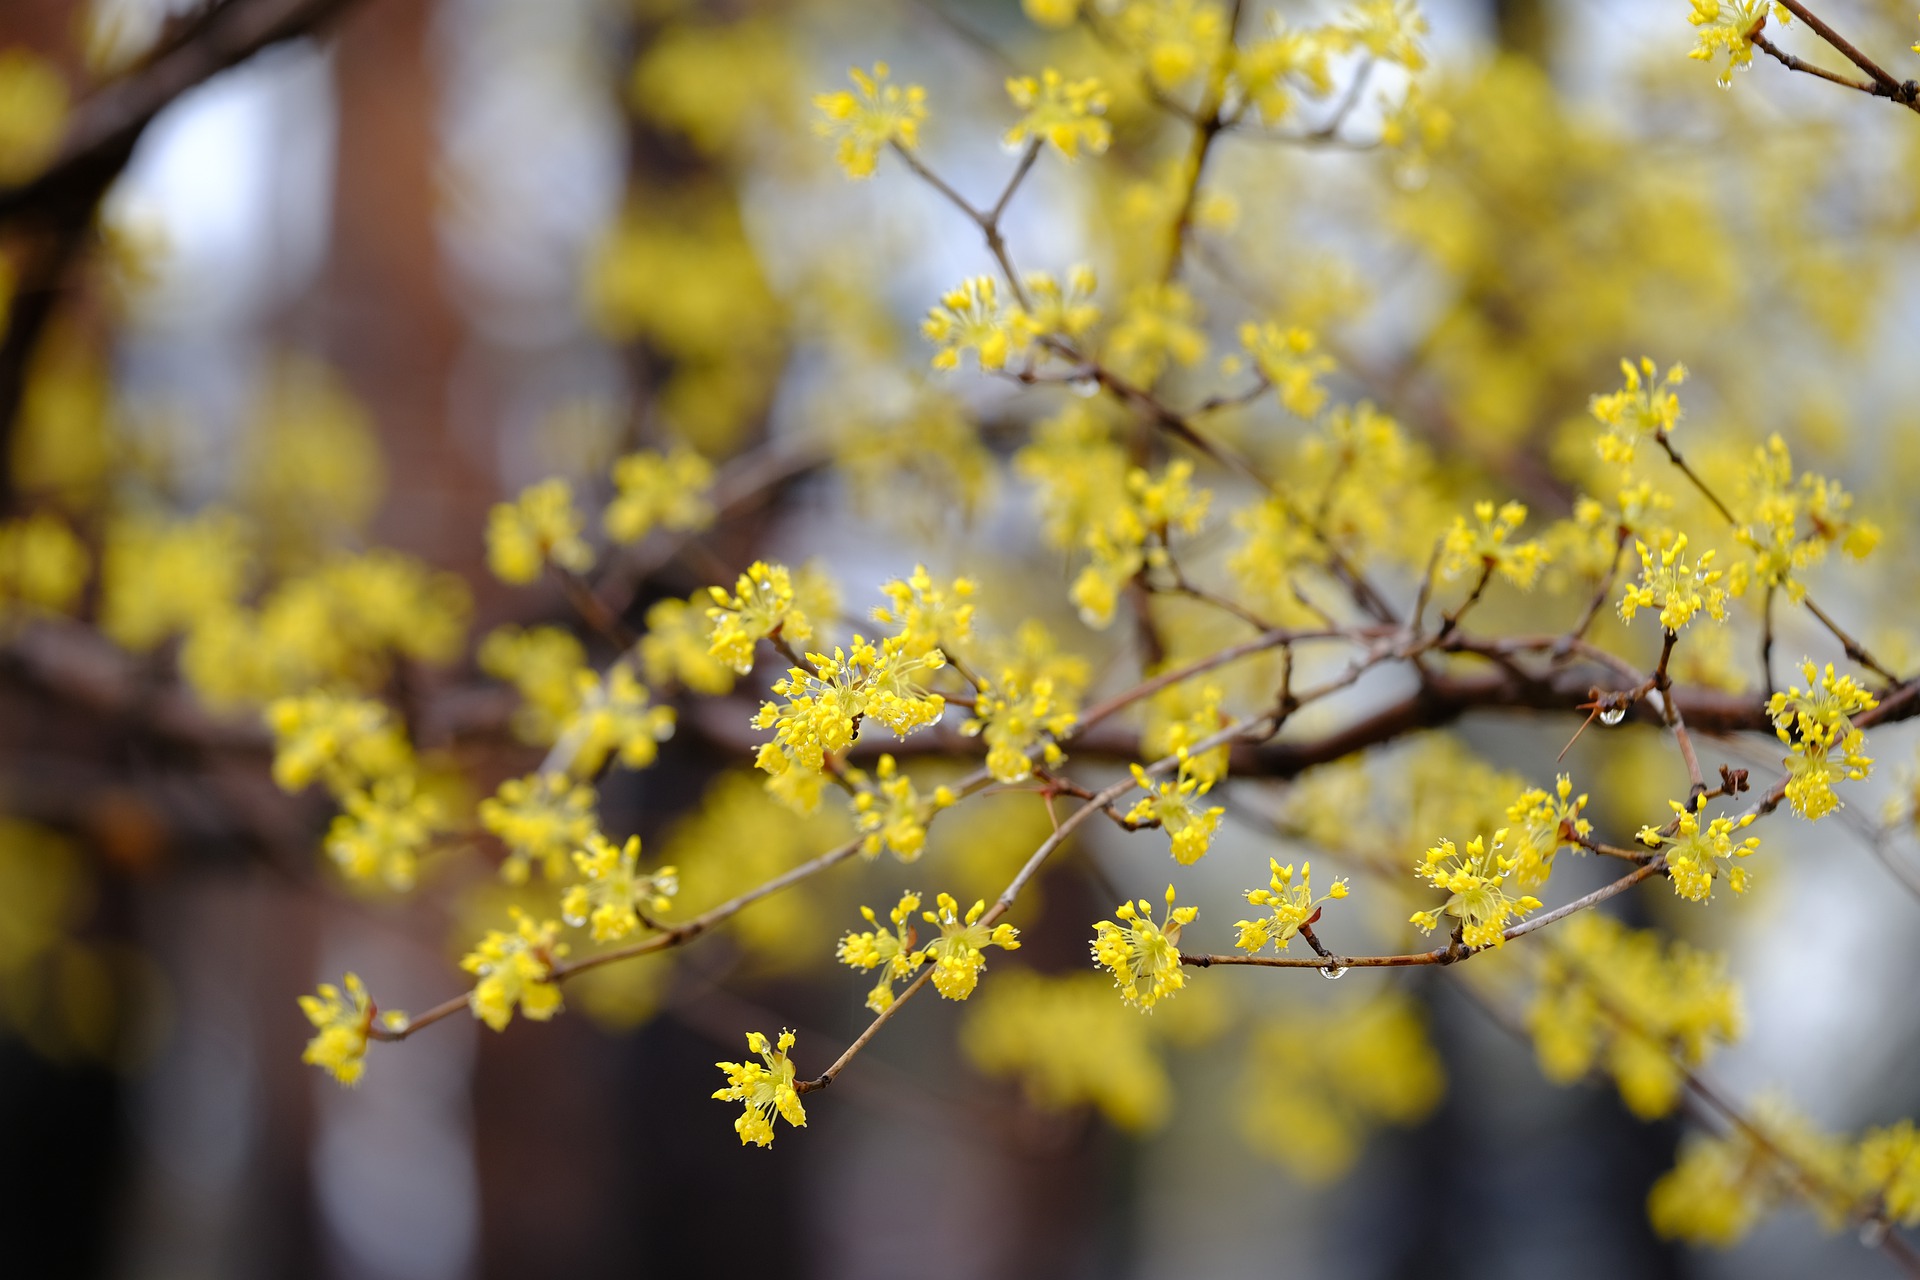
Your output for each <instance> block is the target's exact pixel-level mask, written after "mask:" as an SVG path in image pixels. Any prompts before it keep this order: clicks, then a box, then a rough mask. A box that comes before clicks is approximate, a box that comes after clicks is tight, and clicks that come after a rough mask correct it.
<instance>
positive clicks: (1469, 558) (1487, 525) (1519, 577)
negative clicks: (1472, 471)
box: [1440, 501, 1548, 591]
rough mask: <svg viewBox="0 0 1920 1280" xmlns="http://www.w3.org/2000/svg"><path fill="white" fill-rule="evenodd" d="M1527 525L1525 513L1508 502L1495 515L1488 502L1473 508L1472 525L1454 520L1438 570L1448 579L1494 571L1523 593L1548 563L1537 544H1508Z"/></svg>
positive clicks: (1459, 518)
mask: <svg viewBox="0 0 1920 1280" xmlns="http://www.w3.org/2000/svg"><path fill="white" fill-rule="evenodd" d="M1526 522H1527V509H1526V507H1525V506H1524V505H1522V504H1521V503H1518V502H1509V503H1506V504H1504V505H1502V506H1501V507H1500V508H1499V510H1498V511H1495V509H1494V506H1493V503H1491V502H1484V501H1483V502H1476V503H1474V504H1473V523H1472V524H1468V523H1467V518H1466V517H1465V516H1455V517H1454V518H1453V528H1451V529H1449V530H1448V531H1447V537H1446V544H1445V546H1444V548H1443V555H1444V558H1443V559H1442V561H1441V564H1440V570H1441V572H1442V573H1444V574H1446V576H1447V577H1449V578H1457V577H1459V576H1460V575H1461V574H1463V573H1468V572H1479V571H1480V570H1482V569H1485V570H1489V571H1495V572H1498V573H1499V574H1500V576H1501V577H1503V578H1505V579H1506V580H1507V581H1508V582H1511V583H1512V584H1513V585H1514V586H1516V587H1519V588H1520V589H1521V590H1522V591H1525V590H1529V589H1530V588H1532V586H1533V582H1534V579H1535V578H1537V577H1539V576H1540V567H1541V566H1542V565H1544V564H1546V563H1547V559H1548V556H1547V549H1546V547H1545V546H1543V545H1542V544H1541V543H1539V542H1538V541H1527V542H1509V541H1508V538H1510V537H1511V536H1512V535H1513V534H1514V533H1515V532H1516V531H1518V530H1519V528H1520V526H1521V525H1523V524H1525V523H1526Z"/></svg>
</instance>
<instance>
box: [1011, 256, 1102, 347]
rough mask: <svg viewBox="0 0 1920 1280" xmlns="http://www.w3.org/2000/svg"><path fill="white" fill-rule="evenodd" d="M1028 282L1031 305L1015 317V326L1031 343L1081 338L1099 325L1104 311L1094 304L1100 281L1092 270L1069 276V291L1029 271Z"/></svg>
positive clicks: (1049, 276)
mask: <svg viewBox="0 0 1920 1280" xmlns="http://www.w3.org/2000/svg"><path fill="white" fill-rule="evenodd" d="M1026 281H1027V305H1026V306H1025V307H1021V308H1019V309H1018V310H1016V311H1015V312H1014V313H1013V323H1014V327H1015V328H1016V329H1018V330H1019V331H1020V332H1021V333H1022V334H1023V335H1025V337H1026V338H1027V339H1029V340H1032V339H1036V338H1046V337H1061V338H1079V337H1082V336H1084V335H1085V334H1086V333H1087V332H1088V331H1089V330H1091V329H1092V328H1093V326H1094V325H1096V324H1098V323H1099V321H1100V307H1099V305H1098V304H1097V303H1095V302H1094V300H1093V294H1094V291H1095V290H1096V289H1097V288H1099V280H1098V278H1097V277H1096V276H1095V275H1094V273H1093V268H1092V267H1087V266H1079V267H1075V268H1073V270H1071V271H1069V272H1067V283H1066V285H1065V287H1062V286H1061V284H1060V282H1059V281H1058V280H1056V279H1054V278H1053V276H1052V274H1051V273H1049V272H1045V271H1029V272H1028V273H1027V276H1026Z"/></svg>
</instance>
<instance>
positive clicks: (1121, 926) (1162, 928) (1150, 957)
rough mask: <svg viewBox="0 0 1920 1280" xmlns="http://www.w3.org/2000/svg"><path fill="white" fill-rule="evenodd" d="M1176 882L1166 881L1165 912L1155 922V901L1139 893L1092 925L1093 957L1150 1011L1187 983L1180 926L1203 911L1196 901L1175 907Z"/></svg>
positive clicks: (1129, 995)
mask: <svg viewBox="0 0 1920 1280" xmlns="http://www.w3.org/2000/svg"><path fill="white" fill-rule="evenodd" d="M1173 902H1174V892H1173V886H1172V885H1168V886H1167V913H1166V915H1165V916H1164V917H1163V918H1162V919H1161V920H1160V922H1159V923H1157V924H1156V923H1155V922H1154V919H1153V905H1152V904H1151V903H1149V902H1148V901H1147V900H1146V899H1145V898H1142V899H1140V904H1139V908H1138V910H1136V909H1135V907H1134V904H1133V903H1131V902H1123V903H1121V904H1120V905H1119V907H1118V908H1116V909H1115V911H1114V913H1113V914H1114V915H1115V917H1117V921H1116V920H1102V921H1100V922H1099V923H1097V924H1095V925H1094V926H1093V961H1094V963H1095V964H1097V965H1099V966H1100V967H1101V968H1103V969H1105V970H1107V971H1108V972H1110V973H1111V974H1113V985H1114V986H1116V987H1118V988H1120V994H1121V996H1122V997H1123V998H1125V1000H1126V1002H1127V1003H1128V1004H1130V1005H1134V1006H1135V1007H1137V1008H1140V1009H1144V1010H1146V1011H1147V1012H1149V1013H1151V1012H1152V1011H1153V1006H1154V1005H1155V1004H1157V1003H1159V1002H1160V1001H1161V1000H1163V999H1166V998H1167V997H1169V996H1171V995H1173V994H1174V993H1175V992H1176V991H1178V990H1180V988H1182V987H1184V986H1186V985H1187V975H1186V973H1185V972H1184V971H1183V970H1182V969H1181V967H1180V931H1181V930H1182V929H1184V928H1186V927H1187V926H1188V925H1190V924H1192V923H1193V918H1194V917H1195V916H1197V915H1199V914H1200V908H1198V907H1175V906H1174V905H1173Z"/></svg>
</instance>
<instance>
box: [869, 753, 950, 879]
mask: <svg viewBox="0 0 1920 1280" xmlns="http://www.w3.org/2000/svg"><path fill="white" fill-rule="evenodd" d="M874 773H875V774H876V775H877V776H878V778H879V786H878V788H877V789H876V788H870V787H868V786H867V784H866V779H865V777H864V776H857V777H855V778H854V779H853V781H854V783H855V785H856V786H857V787H858V788H859V792H858V794H857V795H855V796H854V798H853V813H854V822H855V825H857V826H858V827H859V828H860V830H861V831H863V832H865V833H866V839H865V840H864V841H863V842H862V844H861V847H860V851H861V852H862V853H863V854H865V855H866V856H867V857H869V858H873V857H878V856H879V853H880V850H881V849H883V848H885V849H891V850H893V855H894V857H896V858H898V859H900V861H902V862H914V861H916V860H918V859H919V857H920V851H921V850H922V849H924V848H926V845H927V820H928V818H929V817H930V816H931V810H933V809H937V808H941V807H944V806H943V805H942V804H941V796H942V794H943V793H944V794H945V795H946V796H947V797H948V800H947V803H949V804H950V803H952V799H951V797H952V795H953V793H952V792H951V791H948V790H947V789H946V788H945V787H941V788H938V789H936V790H935V792H934V795H933V799H932V801H931V802H928V801H923V800H921V799H920V793H919V792H918V791H917V790H915V789H914V785H913V779H911V778H909V777H907V775H906V774H904V773H901V772H900V769H899V766H898V765H896V764H895V763H894V760H893V757H892V756H890V755H883V756H881V757H880V761H879V763H878V764H877V765H876V766H875V767H874Z"/></svg>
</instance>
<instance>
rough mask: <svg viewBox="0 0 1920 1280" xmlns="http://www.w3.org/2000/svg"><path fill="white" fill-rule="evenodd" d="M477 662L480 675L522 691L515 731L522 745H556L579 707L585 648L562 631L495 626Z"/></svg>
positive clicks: (584, 666)
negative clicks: (562, 730)
mask: <svg viewBox="0 0 1920 1280" xmlns="http://www.w3.org/2000/svg"><path fill="white" fill-rule="evenodd" d="M479 663H480V669H481V670H482V671H484V672H486V673H487V674H488V675H490V676H495V677H497V678H499V679H501V680H505V681H508V682H510V683H511V684H512V685H513V686H514V688H516V689H518V690H519V692H520V699H521V704H520V705H519V706H518V707H516V708H514V712H513V728H514V732H515V733H517V734H518V735H519V736H520V738H521V739H522V740H523V741H526V742H531V743H535V744H537V745H541V746H545V745H547V744H549V743H551V742H553V740H554V739H556V738H558V737H559V736H560V727H561V726H562V725H563V724H565V723H566V722H567V720H568V718H569V717H571V716H572V715H573V713H574V710H575V708H577V707H578V706H579V705H580V680H579V677H580V676H581V675H582V674H583V673H584V671H585V669H586V665H587V650H586V646H584V645H582V644H581V643H580V641H579V640H578V639H577V638H576V637H575V636H574V635H573V634H572V633H570V632H567V631H562V630H561V629H560V628H558V627H530V628H528V629H527V630H524V631H523V630H521V629H520V628H519V627H511V626H508V627H496V628H495V629H494V630H492V631H490V632H488V633H487V637H486V639H485V640H483V641H481V644H480V652H479Z"/></svg>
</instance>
